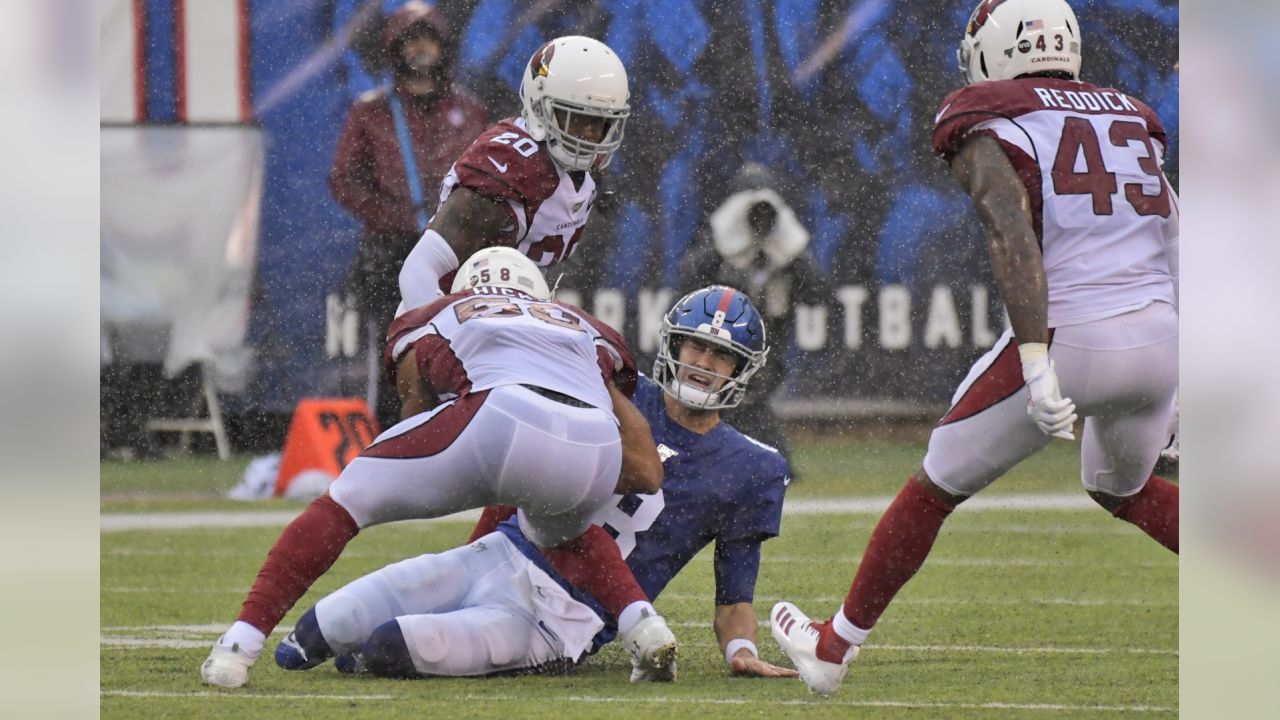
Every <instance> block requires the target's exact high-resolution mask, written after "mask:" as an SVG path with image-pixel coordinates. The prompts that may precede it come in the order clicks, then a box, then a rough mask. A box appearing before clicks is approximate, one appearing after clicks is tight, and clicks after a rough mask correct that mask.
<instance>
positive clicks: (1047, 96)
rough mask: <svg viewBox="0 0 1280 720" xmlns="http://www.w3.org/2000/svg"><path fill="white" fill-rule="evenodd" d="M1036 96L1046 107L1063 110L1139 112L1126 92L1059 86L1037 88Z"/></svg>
mask: <svg viewBox="0 0 1280 720" xmlns="http://www.w3.org/2000/svg"><path fill="white" fill-rule="evenodd" d="M1035 91H1036V96H1037V97H1039V98H1040V102H1041V103H1042V104H1043V105H1044V106H1045V107H1050V108H1059V109H1062V110H1088V111H1092V112H1100V111H1107V110H1115V111H1117V112H1133V113H1136V112H1138V107H1137V106H1136V105H1134V104H1133V102H1132V101H1131V100H1129V97H1128V96H1127V95H1125V94H1124V93H1118V92H1111V91H1107V92H1092V91H1089V90H1078V91H1077V90H1059V89H1057V88H1040V87H1038V88H1036V89H1035Z"/></svg>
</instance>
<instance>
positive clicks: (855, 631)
mask: <svg viewBox="0 0 1280 720" xmlns="http://www.w3.org/2000/svg"><path fill="white" fill-rule="evenodd" d="M831 630H832V632H834V633H835V634H836V635H839V636H840V637H841V638H842V639H844V641H845V642H847V643H849V644H850V645H859V646H860V645H862V643H864V642H866V641H867V635H869V634H871V628H860V627H858V626H857V625H854V624H853V623H852V622H851V621H850V620H849V618H847V617H845V616H844V608H841V609H839V610H837V611H836V614H835V616H834V617H832V618H831Z"/></svg>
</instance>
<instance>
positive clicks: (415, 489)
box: [329, 385, 622, 547]
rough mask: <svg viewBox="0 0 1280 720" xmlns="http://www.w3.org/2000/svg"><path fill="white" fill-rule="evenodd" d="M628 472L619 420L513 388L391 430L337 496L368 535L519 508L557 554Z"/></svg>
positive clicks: (337, 487)
mask: <svg viewBox="0 0 1280 720" xmlns="http://www.w3.org/2000/svg"><path fill="white" fill-rule="evenodd" d="M621 470H622V441H621V438H620V436H619V434H618V425H617V422H616V420H615V419H614V417H613V415H612V414H610V413H609V412H606V411H604V410H600V409H598V408H581V407H573V406H570V405H565V404H563V403H559V402H556V401H554V400H551V399H548V398H546V397H543V396H542V395H539V394H537V393H534V392H533V391H531V390H529V389H527V388H524V387H521V386H519V385H504V386H501V387H497V388H493V389H492V390H489V391H482V392H479V393H474V394H468V395H464V396H463V397H461V398H458V399H456V400H451V401H449V402H447V403H443V404H441V405H440V406H439V407H436V408H435V409H433V410H431V411H429V412H425V413H422V414H420V415H416V416H414V417H412V418H409V419H408V420H405V421H403V422H401V423H399V424H398V425H395V426H393V427H391V428H390V429H388V430H387V431H386V432H384V433H382V434H381V435H379V436H378V438H377V439H376V440H374V442H373V444H372V445H370V446H369V447H367V448H365V450H364V451H363V452H362V453H360V455H359V456H358V457H357V458H356V459H355V460H352V461H351V463H350V464H349V465H347V467H346V468H345V469H344V470H343V471H342V474H341V475H339V476H338V479H337V480H335V481H334V482H333V484H332V485H330V486H329V494H330V496H332V497H333V499H334V501H335V502H337V503H338V504H339V505H341V506H342V507H343V508H345V509H346V510H347V512H349V513H351V517H352V518H354V519H355V521H356V522H357V523H358V524H359V525H360V527H361V528H365V527H368V526H370V525H377V524H379V523H385V522H392V521H394V520H410V519H417V518H434V517H441V516H444V515H450V514H452V513H456V512H460V511H463V510H470V509H472V508H478V507H484V506H485V505H497V504H501V505H515V506H517V507H519V508H520V528H521V530H523V531H524V534H525V536H526V537H528V538H529V539H530V540H532V541H533V542H535V543H537V544H538V545H540V546H542V547H554V546H556V545H559V544H561V543H564V542H566V541H568V540H572V539H573V538H575V537H577V536H579V535H581V534H582V533H583V532H585V531H586V529H587V527H588V526H589V525H590V523H591V517H592V516H593V515H594V514H595V513H596V511H598V510H599V509H600V508H601V507H603V506H604V505H605V503H607V502H608V501H609V500H610V498H612V496H613V490H614V487H615V486H616V485H617V482H618V474H619V473H620V472H621Z"/></svg>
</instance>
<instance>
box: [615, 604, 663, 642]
mask: <svg viewBox="0 0 1280 720" xmlns="http://www.w3.org/2000/svg"><path fill="white" fill-rule="evenodd" d="M657 614H658V611H657V610H654V609H653V605H652V604H650V603H649V602H647V601H644V600H637V601H636V602H633V603H631V604H630V605H628V606H626V607H625V608H623V610H622V614H621V615H619V616H618V632H619V633H622V634H623V635H625V634H627V633H629V632H631V629H632V628H634V627H635V626H636V624H637V623H639V622H640V621H641V620H643V619H645V618H647V617H649V616H650V615H657Z"/></svg>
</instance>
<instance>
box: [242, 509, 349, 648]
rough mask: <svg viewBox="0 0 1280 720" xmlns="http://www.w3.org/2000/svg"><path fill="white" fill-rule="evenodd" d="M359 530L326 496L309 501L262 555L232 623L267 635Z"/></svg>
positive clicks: (346, 513)
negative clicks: (264, 557) (251, 627)
mask: <svg viewBox="0 0 1280 720" xmlns="http://www.w3.org/2000/svg"><path fill="white" fill-rule="evenodd" d="M358 532H360V528H359V526H357V525H356V521H355V520H354V519H352V517H351V514H350V513H348V512H347V511H346V509H345V508H343V507H342V506H341V505H339V504H338V503H336V502H334V501H333V499H332V498H330V497H329V496H328V495H322V496H321V497H319V498H317V499H316V500H314V501H313V502H312V503H311V504H310V505H308V506H307V509H306V510H303V511H302V514H301V515H299V516H298V517H296V518H294V520H293V522H291V523H289V525H288V527H286V528H285V529H284V532H282V533H280V538H279V539H277V540H276V544H275V545H273V546H272V547H271V550H270V551H269V552H268V553H267V559H266V562H264V563H263V564H262V569H261V570H259V571H258V577H257V579H256V580H254V582H253V588H252V589H250V590H249V597H248V598H246V599H245V601H244V605H243V606H242V607H241V608H240V617H238V618H237V620H239V621H243V622H246V623H248V624H250V625H252V626H253V627H255V628H257V629H258V630H260V631H261V632H262V634H263V635H266V634H268V633H270V632H271V631H272V630H274V629H275V627H276V625H279V624H280V619H281V618H283V617H284V616H285V613H287V612H289V608H291V607H293V604H294V603H296V602H297V601H298V598H300V597H302V596H303V594H304V593H306V592H307V588H309V587H311V584H312V583H314V582H315V581H316V578H318V577H320V576H321V575H323V574H324V573H325V571H326V570H328V569H329V568H330V567H331V566H332V565H333V563H334V561H335V560H337V559H338V556H339V555H341V554H342V550H343V548H345V547H346V546H347V543H348V542H350V541H351V538H353V537H355V536H356V533H358Z"/></svg>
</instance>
